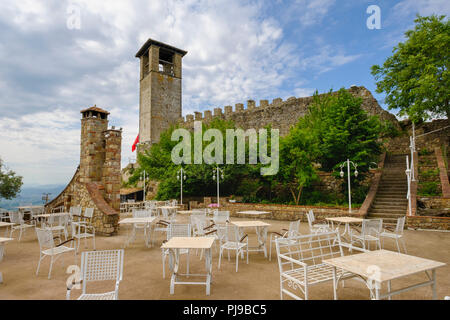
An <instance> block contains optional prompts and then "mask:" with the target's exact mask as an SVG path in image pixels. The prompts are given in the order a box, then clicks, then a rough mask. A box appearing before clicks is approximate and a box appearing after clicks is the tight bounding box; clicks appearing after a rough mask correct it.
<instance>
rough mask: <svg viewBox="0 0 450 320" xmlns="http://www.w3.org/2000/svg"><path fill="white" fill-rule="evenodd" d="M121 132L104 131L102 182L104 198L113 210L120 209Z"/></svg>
mask: <svg viewBox="0 0 450 320" xmlns="http://www.w3.org/2000/svg"><path fill="white" fill-rule="evenodd" d="M121 145H122V132H121V131H120V130H114V129H112V130H108V131H106V132H105V162H104V164H103V174H102V182H103V186H104V188H105V200H106V201H107V202H108V204H109V205H110V206H111V207H112V208H113V209H115V210H119V209H120V185H121V183H120V179H121V173H120V165H121V164H120V160H121Z"/></svg>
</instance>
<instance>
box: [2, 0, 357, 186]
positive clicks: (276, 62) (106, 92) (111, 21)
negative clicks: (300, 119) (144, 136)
mask: <svg viewBox="0 0 450 320" xmlns="http://www.w3.org/2000/svg"><path fill="white" fill-rule="evenodd" d="M335 2H336V1H335V0H317V1H303V0H299V1H297V2H296V3H295V6H294V7H292V8H293V10H292V12H291V13H292V16H291V18H292V17H293V18H295V19H299V21H300V24H301V25H302V26H305V27H310V26H312V25H314V24H318V23H320V22H322V21H323V19H324V17H326V15H327V14H328V13H329V10H330V8H331V7H332V6H333V5H334V4H335ZM71 3H73V4H75V5H77V6H79V8H80V13H81V16H80V18H81V29H80V30H69V29H68V28H67V24H66V22H67V18H68V15H67V6H68V5H69V4H71ZM262 4H263V2H261V1H245V2H243V1H238V0H227V1H225V0H214V1H212V0H187V1H182V2H181V1H176V0H151V1H144V0H136V1H121V0H110V1H99V0H76V1H75V0H74V1H59V0H48V1H31V0H23V1H2V2H1V3H0V22H1V23H2V25H3V26H5V27H4V29H3V30H2V33H1V34H0V60H2V61H5V62H7V63H3V64H1V65H0V96H1V97H2V99H1V100H0V110H1V111H2V112H1V118H0V150H1V154H0V156H1V157H3V158H4V160H5V161H7V162H8V164H9V165H10V166H11V167H12V168H14V169H15V170H16V171H18V172H19V173H20V174H23V175H24V176H25V181H26V183H42V184H48V183H60V182H66V181H68V179H69V178H70V176H71V175H72V174H73V172H74V170H75V168H76V165H77V164H78V161H79V136H80V127H79V121H80V120H79V119H80V114H79V111H80V110H81V109H82V108H86V107H89V106H91V105H94V104H96V105H97V106H99V107H101V108H104V109H107V110H109V111H110V112H111V115H110V124H111V125H115V126H117V127H123V143H122V150H123V152H122V159H123V163H126V162H127V159H128V157H129V156H131V155H132V154H131V150H130V148H131V144H132V143H133V141H134V138H135V137H136V134H137V131H138V113H139V112H138V111H139V107H138V104H139V92H138V89H139V79H138V74H139V62H138V60H137V59H135V58H134V54H135V53H136V52H137V50H138V49H139V47H140V46H141V45H142V44H143V43H144V42H145V41H146V40H147V39H148V38H149V37H151V38H154V39H157V40H160V41H163V42H166V43H169V44H171V45H174V46H176V47H179V48H181V49H185V50H187V51H188V54H187V55H186V57H185V58H184V60H183V64H184V65H183V110H184V112H183V113H184V114H187V113H191V112H193V111H197V110H199V111H201V110H206V109H213V108H214V107H222V106H224V105H232V104H235V103H238V102H244V101H245V100H247V99H255V100H259V99H273V98H275V97H278V96H282V97H286V96H292V95H293V94H295V95H297V96H303V95H309V93H310V92H312V91H313V90H312V89H310V88H303V87H302V86H303V84H304V83H302V81H300V79H298V74H297V71H298V70H305V69H306V68H308V69H311V70H317V71H318V72H326V71H328V70H330V69H333V68H336V67H338V66H341V65H343V64H346V63H349V62H350V61H353V60H355V59H357V58H358V56H357V55H347V54H346V53H345V52H344V51H342V50H341V51H339V50H331V49H330V48H327V47H323V49H322V50H319V52H317V53H315V52H314V53H312V54H310V55H308V54H305V55H304V56H303V57H299V55H298V47H299V44H297V43H290V42H288V41H286V40H285V39H284V30H283V25H284V24H282V21H281V20H280V21H277V20H276V18H275V17H270V15H269V16H268V15H265V14H263V13H262V12H263V10H261V8H262ZM294 9H295V10H294ZM277 18H278V17H277ZM293 78H296V83H297V85H296V87H295V89H294V91H293V92H285V91H284V89H283V84H285V83H289V81H290V80H292V79H293ZM305 85H306V83H305Z"/></svg>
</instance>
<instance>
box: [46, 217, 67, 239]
mask: <svg viewBox="0 0 450 320" xmlns="http://www.w3.org/2000/svg"><path fill="white" fill-rule="evenodd" d="M69 219H70V216H68V215H56V216H50V217H48V219H47V222H45V223H44V228H45V229H48V230H51V231H52V232H53V233H54V234H55V233H57V234H58V236H61V234H64V239H65V240H67V238H68V231H67V228H68V225H69Z"/></svg>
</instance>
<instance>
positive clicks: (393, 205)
mask: <svg viewBox="0 0 450 320" xmlns="http://www.w3.org/2000/svg"><path fill="white" fill-rule="evenodd" d="M407 205H408V204H407V203H405V204H397V203H392V202H391V203H390V204H380V203H374V204H373V205H372V209H386V210H390V209H393V210H396V209H403V208H405V209H406V207H407Z"/></svg>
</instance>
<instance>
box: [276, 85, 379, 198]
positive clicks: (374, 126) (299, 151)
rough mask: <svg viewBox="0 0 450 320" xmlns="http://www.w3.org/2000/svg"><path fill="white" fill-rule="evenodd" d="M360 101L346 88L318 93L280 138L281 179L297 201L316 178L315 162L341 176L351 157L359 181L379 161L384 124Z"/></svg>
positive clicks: (356, 189)
mask: <svg viewBox="0 0 450 320" xmlns="http://www.w3.org/2000/svg"><path fill="white" fill-rule="evenodd" d="M361 104H362V99H361V98H359V97H355V96H353V95H352V94H351V93H349V92H348V91H347V90H345V89H341V90H339V91H338V92H337V93H332V92H331V91H330V92H329V93H328V94H322V95H319V94H318V93H317V92H316V93H315V94H314V97H313V103H312V104H311V105H310V107H309V110H308V113H307V114H306V115H305V116H304V117H303V118H300V119H299V121H298V123H297V125H296V126H294V127H293V128H292V129H291V130H290V132H289V134H288V135H287V136H286V137H285V138H283V139H282V140H281V147H280V151H281V152H280V174H279V180H280V181H281V182H282V183H283V185H284V186H285V187H287V188H289V191H290V193H291V195H292V197H293V199H294V202H295V203H296V204H298V203H299V202H300V198H301V195H302V191H303V190H304V188H305V187H309V186H310V185H311V183H312V182H314V181H315V180H316V179H317V174H316V169H315V167H316V165H315V163H317V164H319V165H320V166H321V168H322V170H324V171H334V173H335V175H336V177H339V165H340V164H341V163H342V162H344V161H346V160H347V159H351V160H352V161H354V162H356V163H357V164H358V171H359V173H360V174H359V175H358V177H357V178H356V179H352V181H356V183H357V184H358V183H359V182H360V181H362V180H363V179H364V178H365V175H366V173H367V172H368V170H369V165H370V163H371V162H373V161H377V160H378V156H379V154H380V153H381V141H380V136H381V135H382V133H383V130H384V128H385V126H382V124H381V122H380V121H379V119H378V118H377V117H375V116H369V115H368V114H367V112H366V111H364V109H362V108H361ZM354 191H355V192H357V191H358V186H356V188H355V190H354ZM343 192H344V193H345V192H346V191H345V190H343Z"/></svg>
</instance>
